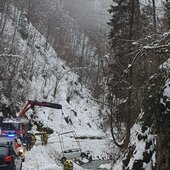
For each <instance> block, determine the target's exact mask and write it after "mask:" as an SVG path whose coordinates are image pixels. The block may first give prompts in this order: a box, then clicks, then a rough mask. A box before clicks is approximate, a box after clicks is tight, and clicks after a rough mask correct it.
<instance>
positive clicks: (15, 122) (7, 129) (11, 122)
mask: <svg viewBox="0 0 170 170" xmlns="http://www.w3.org/2000/svg"><path fill="white" fill-rule="evenodd" d="M35 106H39V107H49V108H53V109H62V105H60V104H56V103H50V102H38V101H32V100H28V102H27V103H26V104H25V105H24V106H23V108H22V109H21V110H20V112H19V113H18V117H17V118H5V119H3V120H2V127H1V132H0V134H2V135H4V134H14V133H15V134H16V135H23V134H24V133H25V132H26V130H27V125H28V123H29V120H28V119H26V118H25V113H26V112H27V111H28V110H29V109H30V108H32V109H33V108H34V107H35Z"/></svg>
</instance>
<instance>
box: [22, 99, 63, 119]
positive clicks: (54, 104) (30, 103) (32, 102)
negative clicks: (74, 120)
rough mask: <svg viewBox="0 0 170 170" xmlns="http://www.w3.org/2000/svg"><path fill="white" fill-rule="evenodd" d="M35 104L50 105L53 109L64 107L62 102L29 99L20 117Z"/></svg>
mask: <svg viewBox="0 0 170 170" xmlns="http://www.w3.org/2000/svg"><path fill="white" fill-rule="evenodd" d="M34 106H40V107H50V108H53V109H62V106H61V105H60V104H56V103H50V102H38V101H32V100H28V102H27V103H26V104H25V106H24V107H23V108H22V109H21V110H20V112H19V117H23V115H24V114H25V112H27V110H29V109H30V108H34Z"/></svg>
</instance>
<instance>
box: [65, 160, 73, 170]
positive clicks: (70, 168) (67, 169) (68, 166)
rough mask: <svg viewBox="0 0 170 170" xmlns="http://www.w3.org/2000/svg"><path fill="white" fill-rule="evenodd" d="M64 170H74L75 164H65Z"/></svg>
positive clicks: (69, 162) (69, 161)
mask: <svg viewBox="0 0 170 170" xmlns="http://www.w3.org/2000/svg"><path fill="white" fill-rule="evenodd" d="M64 170H73V162H72V161H71V160H66V161H65V162H64Z"/></svg>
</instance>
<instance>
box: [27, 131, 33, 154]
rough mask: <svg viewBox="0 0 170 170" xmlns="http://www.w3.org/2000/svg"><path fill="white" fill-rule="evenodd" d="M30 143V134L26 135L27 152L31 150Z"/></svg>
mask: <svg viewBox="0 0 170 170" xmlns="http://www.w3.org/2000/svg"><path fill="white" fill-rule="evenodd" d="M31 143H32V137H31V134H30V133H27V134H26V148H27V151H29V150H30V149H31Z"/></svg>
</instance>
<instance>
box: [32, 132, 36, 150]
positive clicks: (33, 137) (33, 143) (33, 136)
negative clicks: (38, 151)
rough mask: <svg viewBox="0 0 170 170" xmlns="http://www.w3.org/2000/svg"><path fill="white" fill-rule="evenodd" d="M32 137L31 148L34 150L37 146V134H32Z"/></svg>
mask: <svg viewBox="0 0 170 170" xmlns="http://www.w3.org/2000/svg"><path fill="white" fill-rule="evenodd" d="M31 137H32V140H31V148H32V147H33V146H34V145H35V142H36V137H35V134H33V133H32V135H31Z"/></svg>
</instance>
